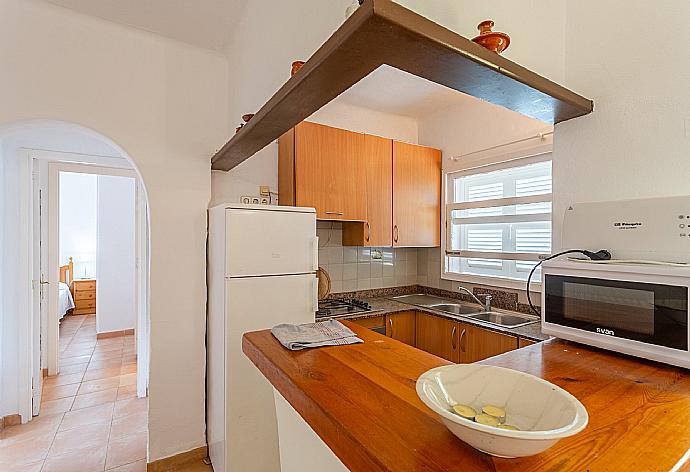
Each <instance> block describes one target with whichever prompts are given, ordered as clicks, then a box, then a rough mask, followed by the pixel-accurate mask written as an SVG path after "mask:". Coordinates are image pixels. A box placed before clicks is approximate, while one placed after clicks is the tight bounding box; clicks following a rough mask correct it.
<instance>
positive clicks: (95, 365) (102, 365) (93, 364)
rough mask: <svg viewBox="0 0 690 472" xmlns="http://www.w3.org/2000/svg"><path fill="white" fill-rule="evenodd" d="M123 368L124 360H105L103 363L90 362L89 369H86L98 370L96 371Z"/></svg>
mask: <svg viewBox="0 0 690 472" xmlns="http://www.w3.org/2000/svg"><path fill="white" fill-rule="evenodd" d="M121 366H122V359H120V358H116V359H115V358H114V359H105V360H102V361H91V362H89V367H88V368H87V369H86V370H87V371H88V370H96V369H107V368H108V367H121Z"/></svg>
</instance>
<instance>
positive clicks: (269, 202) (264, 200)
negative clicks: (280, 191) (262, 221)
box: [261, 197, 271, 205]
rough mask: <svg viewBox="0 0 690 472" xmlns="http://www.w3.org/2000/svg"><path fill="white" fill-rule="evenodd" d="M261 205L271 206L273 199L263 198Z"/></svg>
mask: <svg viewBox="0 0 690 472" xmlns="http://www.w3.org/2000/svg"><path fill="white" fill-rule="evenodd" d="M261 204H262V205H270V204H271V198H270V197H261Z"/></svg>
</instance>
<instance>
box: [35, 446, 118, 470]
mask: <svg viewBox="0 0 690 472" xmlns="http://www.w3.org/2000/svg"><path fill="white" fill-rule="evenodd" d="M105 456H106V449H105V448H103V447H96V448H90V449H81V450H77V451H74V452H70V453H67V454H62V455H59V456H54V457H49V458H48V459H46V462H45V465H44V466H43V471H42V472H100V471H102V470H103V469H104V467H105Z"/></svg>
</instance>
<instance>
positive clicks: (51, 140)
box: [0, 120, 150, 421]
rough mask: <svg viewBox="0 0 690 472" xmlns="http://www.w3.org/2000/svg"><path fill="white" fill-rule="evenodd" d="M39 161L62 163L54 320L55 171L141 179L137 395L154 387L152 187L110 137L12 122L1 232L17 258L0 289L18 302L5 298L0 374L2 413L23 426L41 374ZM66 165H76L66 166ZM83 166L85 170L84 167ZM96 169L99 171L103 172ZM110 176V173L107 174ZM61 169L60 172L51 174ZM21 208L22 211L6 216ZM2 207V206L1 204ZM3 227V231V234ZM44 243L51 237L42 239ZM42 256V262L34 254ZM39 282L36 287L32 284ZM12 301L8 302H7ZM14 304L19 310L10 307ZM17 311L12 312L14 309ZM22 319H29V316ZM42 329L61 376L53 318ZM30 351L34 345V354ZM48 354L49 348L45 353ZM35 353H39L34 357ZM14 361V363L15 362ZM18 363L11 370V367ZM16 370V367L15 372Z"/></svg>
mask: <svg viewBox="0 0 690 472" xmlns="http://www.w3.org/2000/svg"><path fill="white" fill-rule="evenodd" d="M36 157H38V158H40V159H41V161H56V162H59V163H60V164H58V163H55V162H54V163H53V164H51V165H50V167H48V166H47V165H46V168H45V169H44V173H45V170H47V169H49V168H52V167H54V169H51V173H52V174H54V175H52V176H51V180H52V182H51V185H50V188H51V191H52V192H53V194H52V198H50V204H51V205H52V208H51V209H50V211H49V215H50V218H49V220H50V221H51V225H52V226H54V228H52V233H49V234H50V237H48V240H49V244H50V246H51V247H50V249H49V250H48V252H47V254H46V255H47V256H48V259H50V260H49V264H48V267H49V270H48V272H47V273H48V275H47V278H48V279H49V281H50V284H49V297H48V299H49V307H48V310H47V313H48V314H51V313H54V312H55V311H56V310H57V306H56V301H57V280H58V279H57V277H58V274H57V272H58V271H57V266H58V262H57V234H56V230H57V218H56V216H57V178H56V176H57V169H58V168H59V166H62V167H64V168H65V169H68V168H69V167H70V166H71V167H72V168H74V169H73V170H75V171H79V169H80V168H81V169H82V170H81V171H83V172H87V173H105V174H109V175H117V174H119V173H125V174H127V175H131V176H134V177H136V180H137V182H138V184H137V193H138V199H139V201H140V202H141V203H140V204H139V205H138V208H137V213H138V216H137V223H138V225H139V227H140V229H141V231H139V232H138V233H137V253H138V258H139V264H138V269H137V274H136V277H137V282H136V286H137V299H138V300H139V301H138V302H137V311H138V316H137V318H138V323H137V328H138V329H137V338H138V339H137V344H138V346H137V351H138V353H139V357H138V364H139V369H138V371H139V372H140V375H138V393H139V395H140V396H145V395H146V387H147V385H148V353H149V342H148V339H149V337H148V333H149V319H148V312H149V310H148V307H149V300H148V299H149V294H148V286H149V281H148V271H149V267H150V263H149V257H148V255H149V251H148V248H149V247H150V245H149V243H150V242H149V236H148V232H147V228H148V221H147V218H148V212H147V211H146V207H147V196H146V187H145V185H144V183H143V180H142V179H141V175H140V174H139V173H138V171H137V170H136V165H135V163H134V162H133V161H132V159H131V158H130V157H129V156H128V155H127V153H126V152H125V151H124V150H123V149H122V148H121V147H120V146H118V145H117V144H116V143H114V142H113V141H112V140H110V139H109V138H107V137H105V136H103V135H101V134H100V133H97V132H95V131H94V130H91V129H88V128H84V127H82V126H79V125H75V124H72V123H66V122H59V121H49V120H28V121H23V122H17V123H12V124H9V125H5V126H1V127H0V159H2V161H3V166H2V168H3V172H1V173H0V179H1V180H0V181H2V182H3V185H0V189H2V191H1V192H0V193H2V195H0V200H4V202H3V204H4V214H2V215H0V219H3V220H5V223H6V224H5V225H4V226H5V228H4V229H3V231H2V238H0V239H2V242H3V245H2V247H3V251H4V252H5V255H7V254H9V253H10V252H11V253H13V255H12V256H11V257H7V259H9V260H7V261H5V260H4V259H5V258H2V259H3V264H2V266H0V270H1V271H3V272H4V279H5V280H4V281H6V282H7V283H6V284H2V285H0V290H3V289H4V290H5V291H10V290H11V288H12V286H11V284H14V286H15V287H16V288H17V289H18V290H15V292H16V293H15V294H14V295H15V296H13V297H3V299H4V300H5V305H6V306H5V308H8V309H6V310H4V311H5V313H3V310H2V307H0V319H1V320H2V326H3V328H4V329H2V330H0V339H2V340H3V341H4V342H3V341H0V349H1V350H2V351H0V352H2V354H3V355H2V356H0V357H3V358H5V359H8V361H7V362H5V363H3V364H4V365H3V366H1V367H0V372H1V373H2V374H1V377H0V378H1V379H2V382H1V384H2V388H3V391H2V393H3V394H4V395H2V397H3V398H4V399H5V400H4V401H3V402H2V405H0V407H2V409H3V411H2V412H0V416H2V415H3V414H5V413H7V412H12V414H13V413H15V412H16V411H17V410H18V412H19V413H20V415H21V416H22V420H23V421H28V420H29V419H30V416H31V409H30V404H31V400H30V398H31V396H30V392H31V377H32V374H33V375H36V369H37V368H39V369H40V367H39V366H38V365H34V370H33V372H32V369H31V365H32V353H33V351H34V349H36V350H37V349H38V347H37V342H38V339H39V337H38V329H39V328H38V319H35V320H34V319H32V318H31V317H30V316H28V314H29V313H30V312H31V304H32V282H31V279H32V278H33V277H32V276H33V274H32V271H31V269H30V268H29V267H30V266H31V265H32V257H33V256H34V254H33V252H34V251H33V249H34V247H32V241H33V239H34V236H33V234H32V233H31V225H32V217H31V212H32V210H33V209H34V208H35V206H34V205H33V204H32V203H31V200H32V197H33V191H32V184H31V180H32V175H31V174H32V169H31V166H32V164H33V162H34V159H33V158H36ZM67 162H69V163H71V164H67ZM78 163H82V164H78ZM94 164H96V165H98V166H100V167H97V166H95V165H94ZM108 169H110V170H108ZM53 170H55V171H53ZM12 207H16V208H17V209H18V211H17V212H11V211H8V209H10V208H12ZM0 208H2V205H0ZM2 226H3V225H1V224H0V227H2ZM44 236H45V235H44ZM35 257H38V255H35ZM34 283H36V282H34ZM8 301H9V303H8ZM11 305H14V306H11ZM12 308H13V309H12ZM23 315H24V316H23ZM42 324H43V325H44V332H43V335H44V338H43V339H44V342H45V344H44V348H43V349H44V351H45V352H47V353H48V356H47V360H48V363H47V368H48V371H49V374H50V375H53V374H56V373H57V371H58V368H57V366H58V355H59V349H58V334H57V322H56V320H54V318H53V317H52V316H50V315H49V316H47V317H46V316H45V315H44V317H43V322H42ZM32 344H34V345H35V346H34V347H32ZM46 348H47V349H46ZM36 352H37V351H36ZM14 361H16V362H14ZM11 364H13V365H11ZM12 367H14V368H12Z"/></svg>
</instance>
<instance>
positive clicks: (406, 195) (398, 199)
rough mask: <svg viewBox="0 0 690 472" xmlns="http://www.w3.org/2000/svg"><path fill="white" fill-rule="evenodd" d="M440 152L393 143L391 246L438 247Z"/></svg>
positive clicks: (439, 225) (439, 226)
mask: <svg viewBox="0 0 690 472" xmlns="http://www.w3.org/2000/svg"><path fill="white" fill-rule="evenodd" d="M440 244H441V151H439V150H438V149H432V148H428V147H423V146H417V145H413V144H407V143H400V142H396V141H394V142H393V245H394V246H412V247H424V246H430V247H434V246H440Z"/></svg>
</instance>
